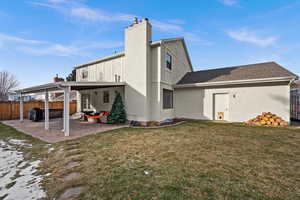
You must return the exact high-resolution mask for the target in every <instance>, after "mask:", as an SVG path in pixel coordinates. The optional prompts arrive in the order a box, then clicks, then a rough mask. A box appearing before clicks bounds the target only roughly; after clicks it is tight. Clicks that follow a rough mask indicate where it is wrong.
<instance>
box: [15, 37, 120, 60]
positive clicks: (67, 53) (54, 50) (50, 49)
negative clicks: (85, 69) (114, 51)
mask: <svg viewBox="0 0 300 200" xmlns="http://www.w3.org/2000/svg"><path fill="white" fill-rule="evenodd" d="M120 46H122V43H121V42H116V41H103V42H98V43H91V44H85V45H82V44H77V45H64V44H54V43H51V44H49V45H43V46H20V47H17V50H19V51H22V52H23V53H26V54H31V55H36V56H40V55H50V56H61V57H71V56H87V55H89V54H90V52H91V50H95V49H110V48H117V47H120Z"/></svg>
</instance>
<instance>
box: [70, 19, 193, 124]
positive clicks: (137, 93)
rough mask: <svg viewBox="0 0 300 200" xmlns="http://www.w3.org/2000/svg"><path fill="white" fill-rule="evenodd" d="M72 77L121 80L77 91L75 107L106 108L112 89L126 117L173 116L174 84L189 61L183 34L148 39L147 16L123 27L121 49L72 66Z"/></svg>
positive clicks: (157, 118)
mask: <svg viewBox="0 0 300 200" xmlns="http://www.w3.org/2000/svg"><path fill="white" fill-rule="evenodd" d="M75 68H76V74H77V77H76V81H77V82H80V81H84V82H86V81H93V82H124V83H126V85H125V86H124V87H122V86H119V87H110V88H101V89H94V90H82V91H80V92H78V100H79V101H78V110H82V111H83V110H94V111H110V109H111V106H112V103H113V100H114V95H115V91H118V92H120V93H121V94H122V96H123V97H124V102H125V106H126V111H127V115H128V119H130V120H137V121H162V120H165V119H169V118H174V117H175V109H174V87H173V86H174V85H175V84H176V83H177V82H178V81H180V79H181V78H182V77H183V76H184V75H185V74H186V73H187V72H191V71H192V70H193V69H192V64H191V61H190V58H189V55H188V52H187V48H186V45H185V42H184V39H183V38H174V39H166V40H160V41H155V42H153V41H152V27H151V24H150V23H149V21H148V20H147V19H143V20H142V21H141V22H138V23H135V24H133V25H131V26H129V27H128V28H126V30H125V51H124V52H122V53H118V54H115V55H112V56H109V57H105V58H102V59H99V60H96V61H93V62H90V63H86V64H83V65H79V66H76V67H75Z"/></svg>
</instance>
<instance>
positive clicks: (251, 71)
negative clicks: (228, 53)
mask: <svg viewBox="0 0 300 200" xmlns="http://www.w3.org/2000/svg"><path fill="white" fill-rule="evenodd" d="M272 78H291V79H293V78H294V79H295V78H298V76H297V75H296V74H294V73H292V72H290V71H288V70H287V69H285V68H283V67H282V66H280V65H279V64H277V63H275V62H266V63H258V64H250V65H242V66H234V67H226V68H219V69H211V70H202V71H196V72H188V73H187V74H186V75H185V76H184V77H183V78H182V79H181V80H180V81H179V82H178V83H177V85H184V84H196V83H215V82H230V81H243V80H255V79H272Z"/></svg>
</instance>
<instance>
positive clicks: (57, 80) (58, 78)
mask: <svg viewBox="0 0 300 200" xmlns="http://www.w3.org/2000/svg"><path fill="white" fill-rule="evenodd" d="M53 80H54V83H58V82H64V81H65V79H64V78H60V77H58V74H56V77H54V79H53Z"/></svg>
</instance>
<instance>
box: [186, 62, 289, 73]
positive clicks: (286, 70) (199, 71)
mask: <svg viewBox="0 0 300 200" xmlns="http://www.w3.org/2000/svg"><path fill="white" fill-rule="evenodd" d="M270 63H275V64H277V65H278V66H280V67H281V68H283V69H285V68H284V67H282V66H281V65H279V64H278V63H276V62H274V61H269V62H261V63H253V64H246V65H235V66H230V67H221V68H214V69H205V70H198V71H193V72H188V73H196V72H205V71H212V70H223V69H230V68H237V67H248V66H251V65H263V64H270ZM285 70H286V71H288V70H287V69H285Z"/></svg>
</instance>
